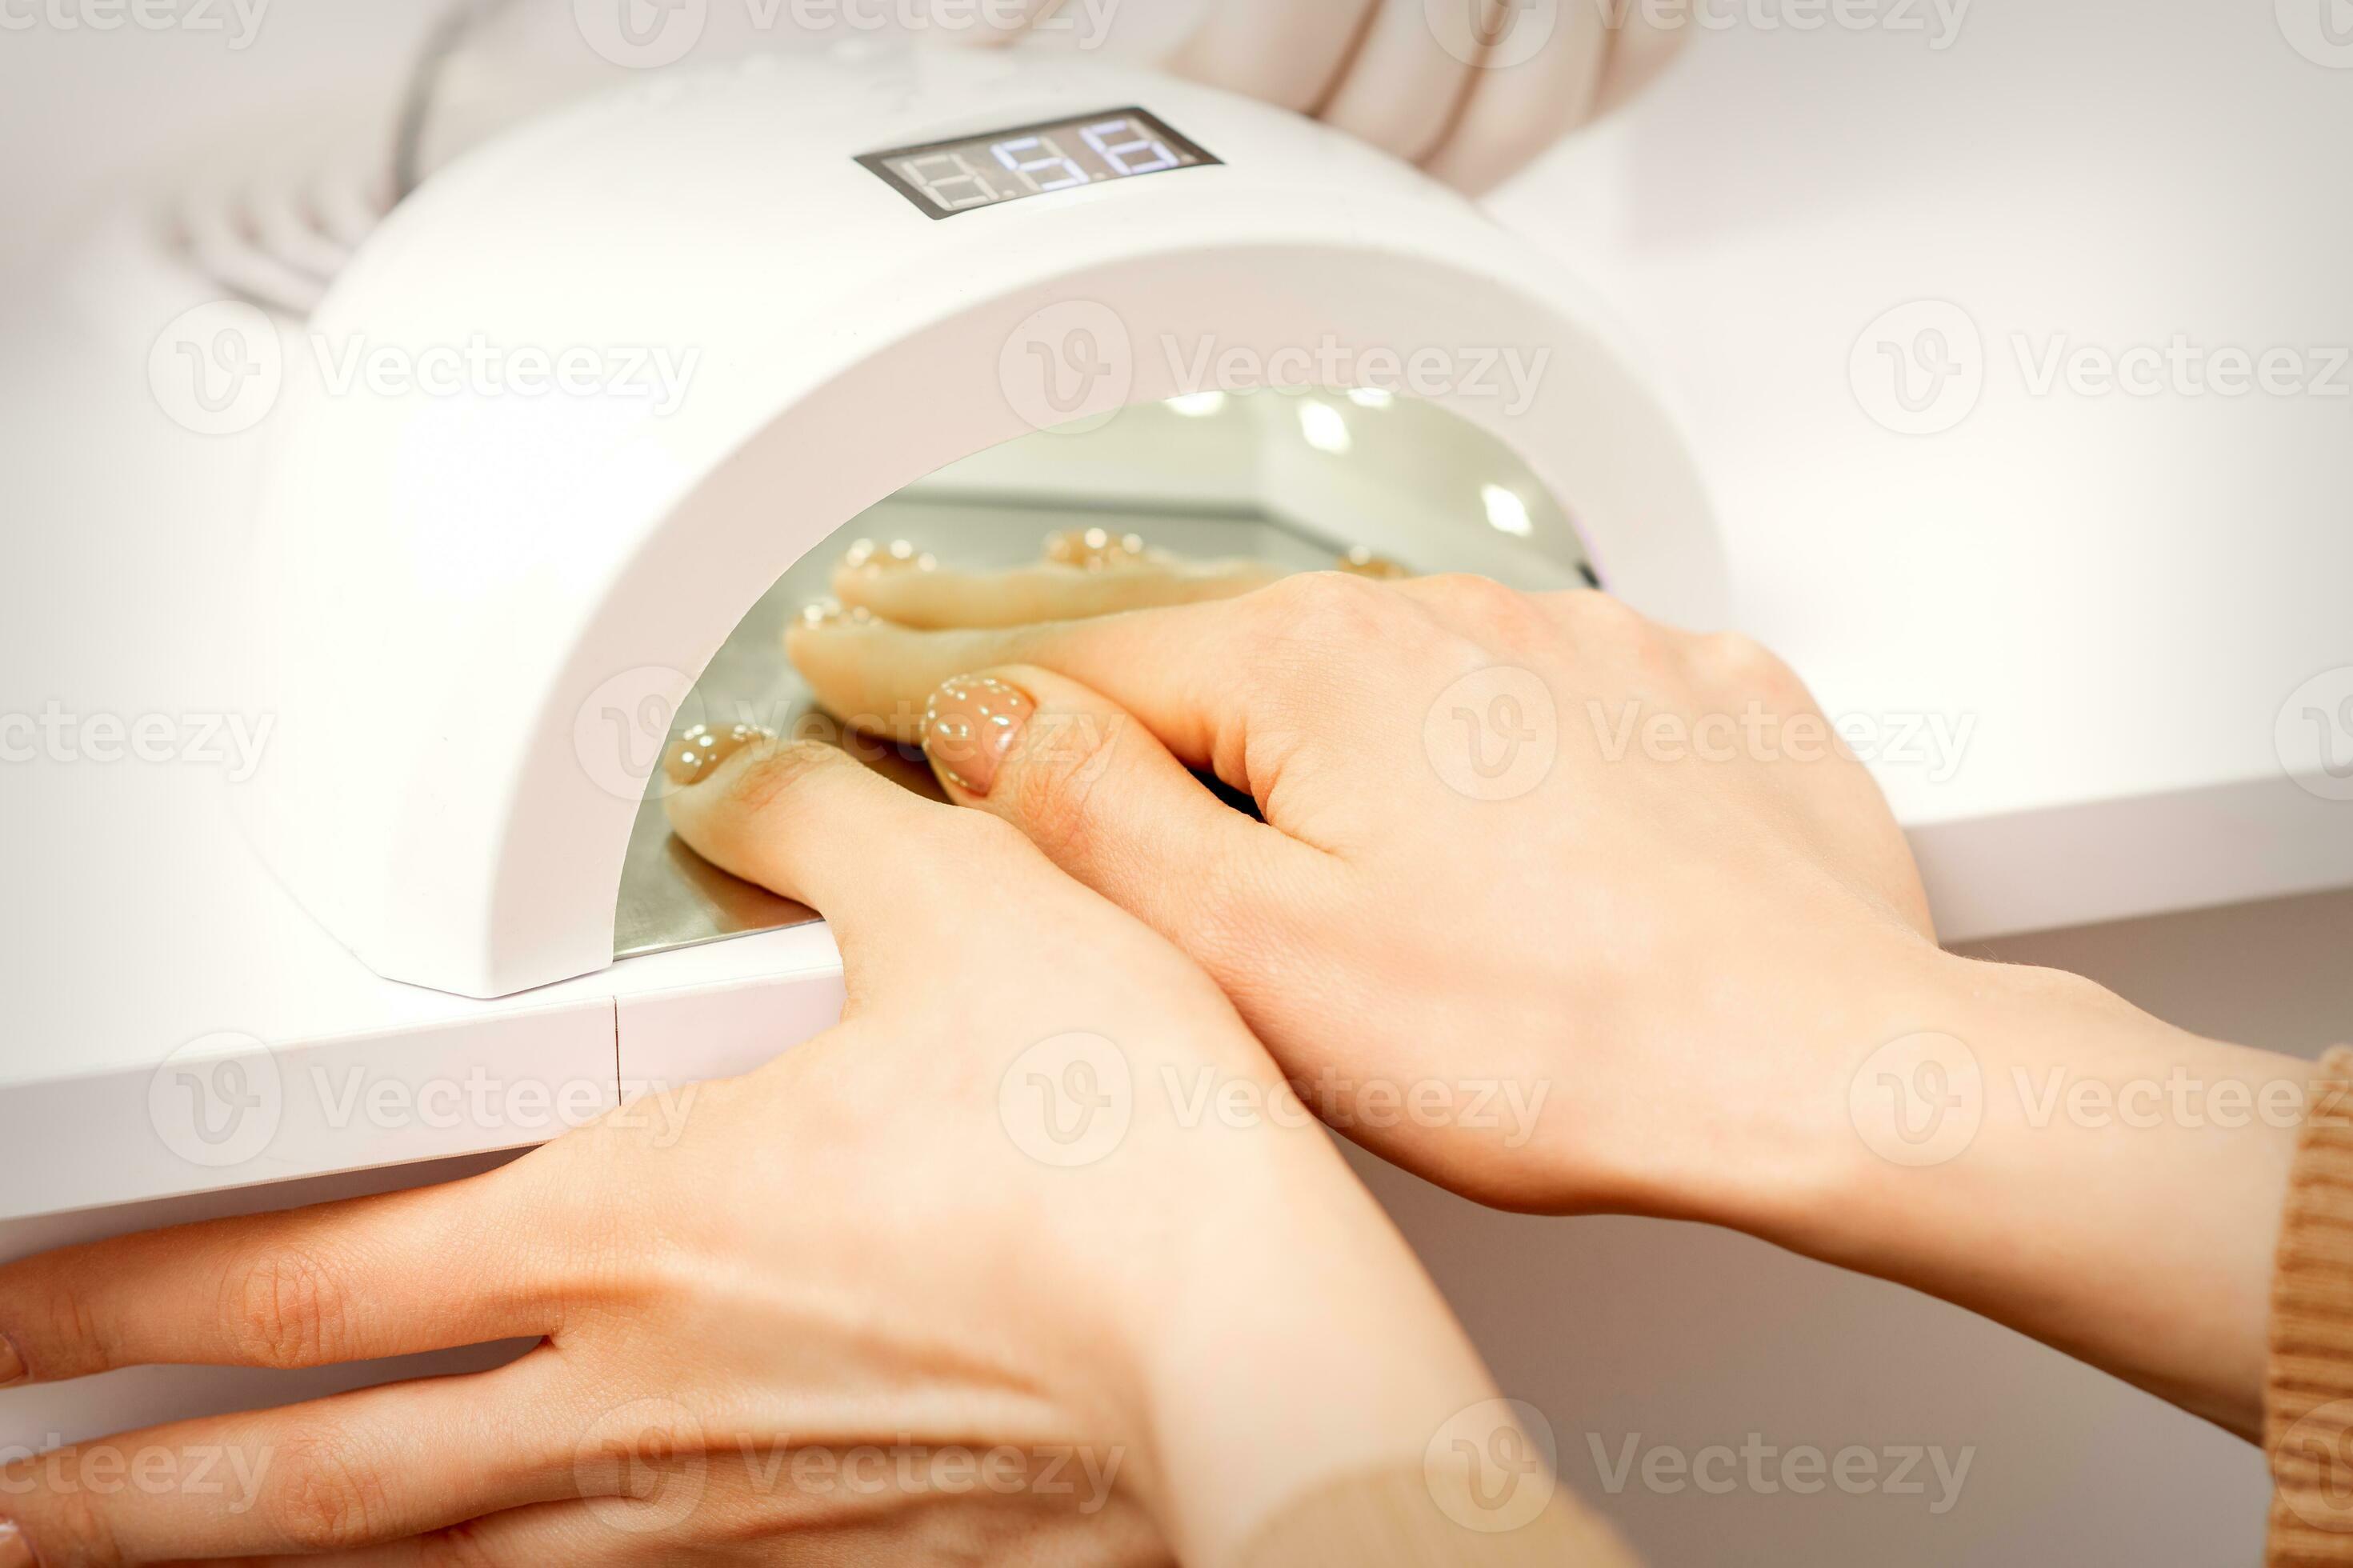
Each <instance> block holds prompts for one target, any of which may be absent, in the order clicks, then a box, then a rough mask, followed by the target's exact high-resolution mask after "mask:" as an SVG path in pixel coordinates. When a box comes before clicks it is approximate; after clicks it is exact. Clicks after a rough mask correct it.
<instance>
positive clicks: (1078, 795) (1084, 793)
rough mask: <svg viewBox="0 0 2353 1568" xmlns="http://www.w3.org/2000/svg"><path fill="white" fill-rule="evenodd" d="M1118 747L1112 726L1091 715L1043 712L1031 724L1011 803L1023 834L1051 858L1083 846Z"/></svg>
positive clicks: (1060, 857) (1017, 770)
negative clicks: (1099, 787) (1101, 783)
mask: <svg viewBox="0 0 2353 1568" xmlns="http://www.w3.org/2000/svg"><path fill="white" fill-rule="evenodd" d="M1115 744H1116V742H1115V740H1114V738H1113V734H1112V731H1111V727H1110V726H1108V725H1107V724H1105V723H1104V722H1103V721H1102V720H1101V718H1100V717H1099V716H1098V715H1095V714H1092V713H1079V714H1063V715H1050V714H1044V713H1040V714H1039V715H1038V716H1037V717H1036V718H1034V719H1032V720H1031V721H1030V727H1029V735H1028V736H1027V737H1026V739H1025V741H1024V743H1023V745H1022V748H1021V757H1020V766H1019V767H1018V768H1017V769H1015V770H1014V776H1013V780H1012V783H1013V800H1012V802H1011V805H1012V806H1013V809H1014V815H1015V816H1016V817H1017V818H1018V821H1019V822H1020V824H1021V828H1022V831H1023V833H1024V834H1025V835H1026V836H1027V837H1028V838H1029V840H1030V841H1031V842H1032V843H1034V844H1036V845H1037V847H1039V848H1040V849H1043V850H1044V851H1045V852H1046V853H1047V855H1048V856H1049V857H1050V858H1053V859H1056V860H1061V859H1063V858H1065V857H1066V856H1069V855H1071V854H1073V853H1076V852H1077V851H1079V850H1080V849H1081V848H1082V846H1083V844H1084V841H1085V838H1086V837H1087V834H1088V831H1089V826H1090V824H1091V823H1092V820H1093V817H1094V815H1095V808H1094V802H1093V795H1094V786H1095V784H1096V783H1097V781H1098V780H1100V779H1101V778H1102V777H1103V775H1104V774H1105V773H1108V772H1109V771H1110V764H1111V762H1112V752H1113V746H1114V745H1115ZM991 820H995V819H994V818H992V819H991Z"/></svg>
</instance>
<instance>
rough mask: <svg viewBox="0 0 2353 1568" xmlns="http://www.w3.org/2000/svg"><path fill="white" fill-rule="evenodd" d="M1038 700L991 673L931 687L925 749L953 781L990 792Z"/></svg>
mask: <svg viewBox="0 0 2353 1568" xmlns="http://www.w3.org/2000/svg"><path fill="white" fill-rule="evenodd" d="M1037 710H1038V705H1037V704H1036V703H1035V702H1033V701H1031V700H1029V693H1028V692H1026V691H1024V690H1022V689H1020V688H1019V687H1018V686H1008V685H1007V684H1006V683H1005V682H1004V681H1001V680H998V679H994V678H993V677H990V676H986V675H959V676H957V677H956V678H955V679H953V680H948V681H944V682H943V683H942V684H941V686H940V689H938V690H936V691H934V692H933V693H932V700H931V704H930V706H928V707H927V708H925V709H924V710H923V750H924V752H927V753H928V754H929V755H930V757H931V759H932V763H933V765H934V766H935V767H937V768H938V769H939V770H940V773H942V775H944V777H945V778H946V779H947V781H948V783H950V784H954V785H955V786H956V788H958V789H960V790H962V791H964V792H965V794H966V795H987V794H988V791H989V786H991V785H992V784H996V783H997V768H998V766H999V765H1000V764H1002V763H1004V761H1005V757H1006V753H1007V752H1010V751H1012V750H1013V747H1014V743H1015V742H1018V741H1019V740H1020V739H1021V727H1022V726H1023V725H1024V724H1027V723H1028V722H1029V715H1030V714H1032V713H1035V712H1036V711H1037Z"/></svg>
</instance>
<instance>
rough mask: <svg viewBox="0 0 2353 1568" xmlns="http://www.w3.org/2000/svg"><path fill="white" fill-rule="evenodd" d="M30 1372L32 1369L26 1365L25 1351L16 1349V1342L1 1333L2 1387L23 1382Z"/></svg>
mask: <svg viewBox="0 0 2353 1568" xmlns="http://www.w3.org/2000/svg"><path fill="white" fill-rule="evenodd" d="M30 1374H31V1373H30V1369H29V1368H27V1367H26V1365H25V1357H24V1353H23V1352H20V1351H18V1350H17V1349H16V1341H14V1340H12V1339H10V1338H9V1337H8V1336H7V1335H5V1334H0V1388H6V1387H8V1386H10V1385H11V1384H19V1383H22V1382H24V1381H25V1379H26V1377H27V1376H29V1375H30Z"/></svg>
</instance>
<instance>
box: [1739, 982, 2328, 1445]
mask: <svg viewBox="0 0 2353 1568" xmlns="http://www.w3.org/2000/svg"><path fill="white" fill-rule="evenodd" d="M1882 995H1883V1000H1882V1001H1881V1002H1880V1003H1878V1004H1876V1005H1875V1007H1874V1009H1873V1012H1874V1014H1875V1016H1877V1017H1878V1019H1879V1024H1878V1031H1877V1035H1876V1037H1873V1036H1872V1035H1871V1034H1869V1033H1862V1034H1858V1035H1856V1036H1855V1037H1852V1038H1851V1039H1849V1040H1847V1041H1846V1042H1844V1045H1843V1048H1842V1049H1841V1050H1838V1051H1835V1052H1832V1053H1831V1054H1829V1055H1828V1056H1826V1058H1824V1063H1823V1065H1824V1066H1825V1067H1827V1068H1830V1069H1831V1070H1830V1071H1828V1072H1827V1073H1821V1072H1817V1073H1816V1074H1815V1075H1814V1077H1813V1079H1812V1080H1811V1081H1810V1083H1809V1084H1808V1085H1807V1087H1806V1089H1805V1091H1804V1093H1803V1095H1802V1097H1801V1099H1802V1101H1803V1103H1802V1105H1801V1106H1800V1107H1799V1108H1794V1109H1792V1110H1790V1111H1789V1112H1788V1113H1787V1114H1786V1115H1785V1117H1784V1118H1783V1119H1782V1120H1781V1121H1780V1122H1779V1123H1778V1131H1779V1132H1780V1134H1781V1139H1782V1141H1781V1143H1780V1145H1779V1146H1778V1151H1777V1152H1778V1154H1779V1156H1780V1168H1779V1170H1778V1172H1776V1173H1768V1174H1767V1177H1766V1178H1765V1179H1761V1180H1759V1181H1758V1182H1757V1184H1756V1186H1755V1190H1754V1193H1753V1194H1752V1196H1751V1197H1750V1198H1749V1199H1748V1200H1746V1206H1745V1207H1736V1208H1735V1209H1734V1211H1733V1212H1735V1213H1736V1215H1737V1217H1736V1219H1735V1220H1734V1221H1733V1223H1736V1224H1739V1225H1740V1226H1742V1227H1743V1228H1745V1229H1748V1230H1751V1231H1753V1232H1754V1233H1755V1234H1757V1235H1759V1236H1762V1237H1765V1238H1767V1239H1768V1240H1772V1241H1775V1242H1778V1243H1779V1244H1780V1245H1783V1246H1786V1247H1790V1248H1792V1249H1793V1250H1796V1251H1799V1252H1803V1253H1806V1254H1808V1255H1809V1256H1811V1257H1815V1258H1822V1259H1824V1260H1826V1261H1829V1262H1832V1263H1837V1264H1840V1265H1842V1266H1844V1267H1849V1268H1858V1269H1862V1270H1863V1271H1866V1272H1870V1273H1873V1274H1878V1275H1881V1276H1883V1277H1885V1278H1888V1279H1895V1280H1898V1281H1900V1282H1902V1283H1905V1284H1908V1285H1911V1286H1913V1287H1915V1288H1916V1289H1922V1290H1925V1291H1926V1292H1928V1293H1929V1294H1932V1295H1936V1296H1939V1297H1942V1298H1943V1299H1945V1300H1950V1301H1953V1302H1955V1303H1957V1304H1958V1305H1961V1306H1964V1307H1967V1308H1969V1309H1970V1310H1976V1311H1978V1312H1982V1313H1984V1314H1986V1315H1988V1316H1989V1317H1992V1318H1995V1319H1996V1320H1998V1321H2003V1322H2006V1323H2008V1324H2010V1326H2011V1327H2013V1328H2017V1329H2020V1330H2021V1331H2024V1332H2027V1333H2029V1334H2031V1335H2033V1336H2035V1337H2036V1338H2039V1339H2042V1340H2043V1341H2044V1342H2048V1343H2051V1344H2052V1345H2054V1346H2056V1347H2057V1348H2059V1349H2061V1350H2063V1351H2065V1352H2068V1353H2070V1354H2073V1355H2075V1356H2077V1357H2079V1358H2080V1359H2084V1360H2086V1361H2089V1362H2091V1363H2094V1364H2095V1365H2099V1366H2101V1367H2104V1368H2105V1369H2106V1370H2108V1371H2111V1372H2114V1373H2117V1374H2119V1375H2121V1376H2124V1377H2126V1378H2127V1379H2129V1380H2130V1381H2132V1382H2135V1383H2137V1384H2140V1385H2141V1386H2142V1387H2145V1388H2147V1389H2149V1390H2151V1391H2152V1392H2155V1393H2158V1394H2161V1395H2163V1396H2165V1397H2167V1398H2169V1399H2172V1400H2173V1401H2175V1402H2176V1403H2177V1404H2180V1405H2184V1406H2185V1407H2187V1408H2189V1409H2191V1410H2193V1411H2196V1412H2198V1413H2200V1414H2201V1415H2208V1416H2209V1417H2210V1418H2211V1419H2214V1420H2216V1421H2218V1422H2220V1423H2221V1424H2222V1425H2225V1426H2231V1427H2232V1428H2234V1429H2236V1430H2240V1431H2242V1432H2246V1431H2250V1430H2252V1429H2253V1425H2254V1424H2255V1422H2256V1421H2257V1420H2258V1419H2259V1415H2260V1399H2261V1386H2262V1376H2263V1365H2264V1359H2265V1353H2266V1352H2265V1337H2266V1336H2265V1329H2266V1323H2267V1320H2268V1297H2269V1285H2270V1276H2271V1269H2272V1264H2273V1253H2274V1244H2275V1239H2276V1237H2277V1233H2278V1226H2279V1216H2280V1212H2281V1206H2282V1203H2283V1200H2284V1193H2285V1186H2286V1179H2287V1171H2288V1167H2289V1165H2290V1164H2291V1163H2292V1162H2293V1159H2294V1153H2295V1140H2296V1129H2297V1127H2298V1126H2299V1125H2300V1123H2301V1121H2302V1118H2303V1114H2304V1109H2305V1107H2304V1098H2305V1088H2306V1079H2307V1076H2308V1074H2309V1071H2310V1068H2309V1064H2307V1063H2306V1062H2304V1061H2302V1060H2300V1059H2297V1058H2287V1057H2281V1056H2277V1055H2274V1054H2272V1053H2269V1052H2263V1051H2258V1050H2251V1049H2247V1048H2245V1047H2239V1046H2233V1045H2227V1044H2223V1043H2221V1042H2217V1041H2213V1040H2208V1039H2203V1038H2200V1037H2197V1036H2194V1035H2191V1034H2189V1033H2187V1032H2186V1031H2183V1030H2180V1029H2177V1028H2174V1027H2172V1026H2168V1025H2166V1024H2164V1023H2162V1022H2160V1021H2158V1020H2157V1019H2155V1018H2152V1017H2150V1016H2147V1014H2145V1013H2142V1012H2141V1011H2140V1010H2138V1009H2137V1008H2136V1007H2134V1006H2132V1005H2130V1004H2128V1003H2126V1002H2125V1001H2124V1000H2123V999H2122V998H2120V997H2118V996H2116V995H2115V994H2113V993H2111V992H2108V991H2106V990H2105V989H2104V988H2102V987H2100V986H2098V985H2096V984H2093V983H2092V982H2090V981H2087V980H2084V979H2083V978H2081V977H2080V976H2076V975H2073V974H2066V973H2060V972H2057V971H2052V970H2046V969H2034V968H2026V967H2021V966H2015V965H2006V964H1999V963H1985V962H1978V961H1971V960H1965V959H1959V958H1954V957H1950V956H1949V955H1943V954H1939V955H1937V957H1936V961H1935V962H1932V963H1920V964H1917V965H1915V966H1908V967H1907V968H1905V970H1904V971H1902V972H1901V984H1900V985H1898V986H1896V987H1893V988H1891V989H1889V990H1888V991H1886V992H1884V993H1883V994H1882ZM1863 1016H1865V1017H1867V1016H1873V1015H1863Z"/></svg>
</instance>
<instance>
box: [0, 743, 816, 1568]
mask: <svg viewBox="0 0 2353 1568" xmlns="http://www.w3.org/2000/svg"><path fill="white" fill-rule="evenodd" d="M775 739H776V732H775V731H771V730H764V729H762V728H761V727H760V726H759V725H757V724H727V725H723V726H722V727H721V728H719V729H717V730H713V729H712V727H711V726H710V725H708V724H697V725H696V726H694V728H692V729H691V730H689V731H686V732H685V733H684V734H682V735H681V736H679V738H678V739H677V740H675V741H672V742H670V751H669V752H667V753H666V754H665V755H664V756H663V757H662V773H663V775H664V776H665V777H667V778H668V779H669V780H670V783H672V784H677V785H678V786H679V787H681V789H682V788H684V787H686V786H687V785H689V784H701V783H702V781H703V780H705V779H707V778H709V777H710V776H711V775H712V773H716V772H717V771H718V769H719V764H720V763H723V762H725V761H726V760H727V759H728V758H730V757H732V756H733V755H734V754H735V753H736V752H740V751H742V750H743V749H744V747H746V746H748V745H751V744H752V743H753V742H755V741H773V740H775ZM0 1568H5V1564H0Z"/></svg>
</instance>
